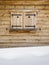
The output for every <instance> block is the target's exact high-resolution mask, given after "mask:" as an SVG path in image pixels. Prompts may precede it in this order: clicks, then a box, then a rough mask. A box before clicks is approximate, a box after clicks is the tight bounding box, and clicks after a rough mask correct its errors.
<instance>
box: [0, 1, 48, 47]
mask: <svg viewBox="0 0 49 65" xmlns="http://www.w3.org/2000/svg"><path fill="white" fill-rule="evenodd" d="M35 1H36V2H35ZM22 3H23V4H22ZM20 5H21V6H20ZM28 5H29V6H28ZM17 9H32V10H33V11H35V12H36V14H37V23H36V26H37V30H36V31H30V32H20V31H19V32H17V31H12V32H10V27H11V25H10V24H11V12H16V10H17ZM41 45H44V46H45V45H49V1H48V0H47V1H44V0H43V1H41V0H32V1H31V0H30V1H25V0H21V1H20V0H19V1H17V0H11V1H9V0H0V47H1V48H2V47H20V46H41Z"/></svg>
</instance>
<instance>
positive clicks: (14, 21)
mask: <svg viewBox="0 0 49 65" xmlns="http://www.w3.org/2000/svg"><path fill="white" fill-rule="evenodd" d="M11 26H13V27H21V26H22V13H13V14H12V17H11Z"/></svg>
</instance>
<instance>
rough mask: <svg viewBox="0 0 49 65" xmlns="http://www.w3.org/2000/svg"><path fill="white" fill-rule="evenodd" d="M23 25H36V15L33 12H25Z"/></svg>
mask: <svg viewBox="0 0 49 65" xmlns="http://www.w3.org/2000/svg"><path fill="white" fill-rule="evenodd" d="M24 18H25V19H24V20H25V23H24V25H25V27H32V26H34V25H36V15H35V14H34V13H32V12H31V13H25V17H24Z"/></svg>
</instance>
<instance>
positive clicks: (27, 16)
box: [11, 11, 36, 30]
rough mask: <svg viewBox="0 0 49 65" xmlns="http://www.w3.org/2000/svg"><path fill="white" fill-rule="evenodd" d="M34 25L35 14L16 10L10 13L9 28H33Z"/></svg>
mask: <svg viewBox="0 0 49 65" xmlns="http://www.w3.org/2000/svg"><path fill="white" fill-rule="evenodd" d="M35 27H36V14H35V13H33V12H23V11H22V12H17V13H12V14H11V28H12V29H15V30H33V29H35Z"/></svg>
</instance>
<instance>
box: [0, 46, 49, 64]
mask: <svg viewBox="0 0 49 65" xmlns="http://www.w3.org/2000/svg"><path fill="white" fill-rule="evenodd" d="M0 65H49V46H40V47H19V48H0Z"/></svg>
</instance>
